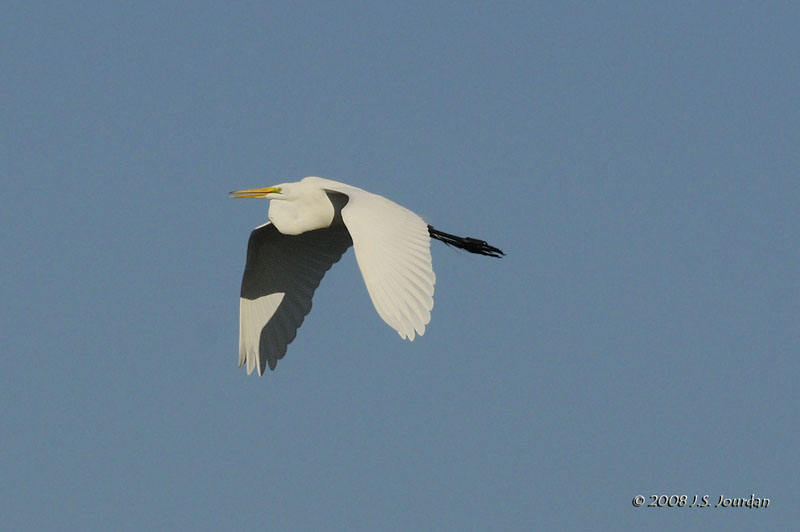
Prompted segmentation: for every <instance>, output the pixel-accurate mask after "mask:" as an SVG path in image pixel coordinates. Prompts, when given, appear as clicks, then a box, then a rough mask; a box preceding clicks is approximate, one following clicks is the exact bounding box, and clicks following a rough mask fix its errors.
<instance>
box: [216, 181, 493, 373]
mask: <svg viewBox="0 0 800 532" xmlns="http://www.w3.org/2000/svg"><path fill="white" fill-rule="evenodd" d="M231 195H232V196H233V197H236V198H266V199H269V200H272V201H271V202H270V207H269V219H270V223H267V224H264V225H262V226H260V227H257V228H256V229H255V230H254V231H253V233H252V234H251V236H250V242H249V244H248V250H247V264H246V266H245V272H244V276H243V279H242V290H241V299H240V306H239V314H240V316H239V319H240V325H239V366H240V367H241V366H242V365H244V364H247V372H248V373H251V372H252V371H253V370H254V369H255V368H258V373H259V374H263V373H264V370H265V367H266V366H267V365H268V366H269V367H270V369H275V366H276V364H277V361H278V360H279V359H280V358H282V357H283V355H284V354H285V352H286V346H287V345H288V344H289V343H290V342H291V341H292V340H293V339H294V337H295V335H296V331H297V328H298V327H300V325H301V324H302V322H303V319H304V318H305V316H306V315H307V314H308V312H309V311H310V310H311V299H312V297H313V295H314V291H315V290H316V288H317V286H319V283H320V281H321V280H322V277H323V276H324V275H325V272H326V271H328V270H329V269H330V267H331V266H332V265H333V264H334V263H335V262H337V261H338V260H339V258H340V257H341V256H342V254H343V253H344V252H345V251H346V250H347V248H348V247H350V245H351V244H352V246H353V249H354V251H355V256H356V261H357V262H358V267H359V269H360V270H361V274H362V276H363V278H364V284H365V285H366V287H367V292H368V293H369V296H370V299H371V300H372V304H373V305H374V306H375V310H376V311H377V312H378V315H379V316H380V317H381V318H382V319H383V321H385V322H386V323H387V324H389V326H390V327H392V328H393V329H394V330H395V331H397V333H398V334H399V335H400V337H401V338H407V339H409V340H414V338H415V336H416V335H420V336H422V335H423V334H424V333H425V326H426V325H427V324H428V323H429V322H430V320H431V309H432V308H433V291H434V288H433V287H434V284H435V283H436V275H435V274H434V272H433V266H432V264H431V253H430V241H431V237H434V238H436V239H439V240H442V241H444V242H445V243H447V244H450V245H454V246H456V247H459V248H461V249H466V250H467V251H471V252H473V253H480V254H483V255H490V256H500V255H502V252H501V251H500V250H499V249H497V248H494V247H492V246H489V245H488V244H486V242H483V241H481V240H475V239H472V238H460V237H456V236H453V235H448V234H447V233H442V232H440V231H437V230H435V229H434V228H432V227H431V226H429V225H428V224H427V223H426V222H425V221H424V220H423V219H422V218H420V217H419V216H418V215H417V214H415V213H413V212H412V211H410V210H408V209H406V208H405V207H402V206H400V205H398V204H397V203H395V202H393V201H391V200H388V199H386V198H384V197H382V196H378V195H377V194H372V193H370V192H367V191H365V190H362V189H360V188H357V187H353V186H350V185H346V184H344V183H339V182H337V181H331V180H329V179H323V178H320V177H306V178H305V179H303V180H301V181H299V182H296V183H285V184H281V185H278V186H274V187H266V188H258V189H248V190H239V191H236V192H232V193H231Z"/></svg>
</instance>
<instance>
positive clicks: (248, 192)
mask: <svg viewBox="0 0 800 532" xmlns="http://www.w3.org/2000/svg"><path fill="white" fill-rule="evenodd" d="M286 188H287V187H286V185H278V186H275V187H263V188H248V189H244V190H234V191H233V192H231V193H230V197H232V198H264V199H286V195H287V193H288V192H289V191H288V190H286Z"/></svg>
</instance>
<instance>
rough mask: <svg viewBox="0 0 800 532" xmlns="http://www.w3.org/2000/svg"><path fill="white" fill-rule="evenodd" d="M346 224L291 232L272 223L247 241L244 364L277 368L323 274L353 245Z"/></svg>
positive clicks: (241, 331)
mask: <svg viewBox="0 0 800 532" xmlns="http://www.w3.org/2000/svg"><path fill="white" fill-rule="evenodd" d="M351 244H352V241H351V240H350V235H349V234H348V232H347V228H346V227H345V226H344V225H342V224H341V223H335V224H334V225H332V226H331V227H328V228H326V229H318V230H316V231H309V232H307V233H303V234H301V235H295V236H289V235H284V234H281V233H280V232H278V230H277V229H275V226H274V225H272V224H271V223H266V224H264V225H262V226H260V227H257V228H256V229H255V230H253V232H252V233H251V234H250V241H249V243H248V244H247V263H246V265H245V269H244V276H243V278H242V291H241V298H240V300H239V367H242V365H244V364H245V362H246V363H247V373H248V374H249V373H252V371H253V368H255V367H258V374H259V375H262V374H263V373H264V369H265V367H266V366H267V365H269V368H270V369H275V366H276V365H277V364H278V360H280V359H281V358H283V355H284V354H285V353H286V346H287V345H289V344H290V343H291V342H292V340H294V338H295V336H296V335H297V329H298V328H299V327H300V325H301V324H302V323H303V320H304V319H305V317H306V315H307V314H308V313H309V312H310V311H311V298H312V297H313V296H314V291H315V290H316V289H317V286H319V283H320V281H321V280H322V277H323V276H324V275H325V272H327V271H328V270H329V269H330V268H331V266H332V265H333V264H334V263H336V262H337V261H338V260H339V259H340V258H341V256H342V254H343V253H344V252H345V251H347V248H349V247H350V245H351Z"/></svg>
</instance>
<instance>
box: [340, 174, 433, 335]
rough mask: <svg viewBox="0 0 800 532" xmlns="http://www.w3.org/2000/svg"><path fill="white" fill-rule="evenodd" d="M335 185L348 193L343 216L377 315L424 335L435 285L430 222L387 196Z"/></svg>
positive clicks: (406, 332)
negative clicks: (428, 223)
mask: <svg viewBox="0 0 800 532" xmlns="http://www.w3.org/2000/svg"><path fill="white" fill-rule="evenodd" d="M337 185H338V184H337ZM330 188H332V189H333V190H336V191H338V192H342V193H345V194H347V195H348V197H349V201H348V202H347V205H346V206H345V207H344V208H343V209H342V211H341V215H342V220H343V221H344V223H345V225H346V226H347V230H348V231H349V232H350V237H351V238H352V240H353V250H354V251H355V255H356V261H357V262H358V267H359V269H360V270H361V274H362V276H363V277H364V284H365V285H366V287H367V292H369V296H370V299H371V300H372V304H373V305H374V306H375V310H376V311H377V312H378V315H379V316H380V317H381V318H382V319H383V321H385V322H386V323H387V324H389V326H391V327H392V328H393V329H395V330H396V331H397V333H398V334H399V335H400V337H401V338H408V339H409V340H413V339H414V336H415V335H420V336H422V335H423V334H424V333H425V326H426V325H427V324H428V323H430V320H431V309H433V291H434V284H435V283H436V275H435V274H434V273H433V266H432V264H431V252H430V242H431V241H430V236H429V233H428V225H427V224H426V223H425V221H424V220H423V219H422V218H420V217H419V216H418V215H417V214H415V213H413V212H411V211H410V210H408V209H406V208H405V207H402V206H400V205H398V204H397V203H394V202H393V201H391V200H388V199H386V198H384V197H383V196H378V195H377V194H372V193H370V192H367V191H365V190H361V189H359V188H356V187H351V186H349V185H339V186H331V187H330Z"/></svg>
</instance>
